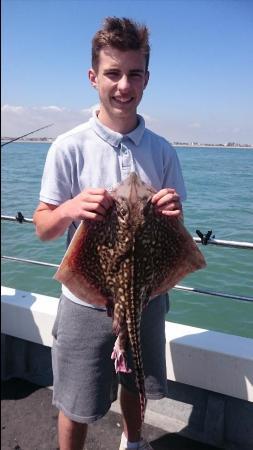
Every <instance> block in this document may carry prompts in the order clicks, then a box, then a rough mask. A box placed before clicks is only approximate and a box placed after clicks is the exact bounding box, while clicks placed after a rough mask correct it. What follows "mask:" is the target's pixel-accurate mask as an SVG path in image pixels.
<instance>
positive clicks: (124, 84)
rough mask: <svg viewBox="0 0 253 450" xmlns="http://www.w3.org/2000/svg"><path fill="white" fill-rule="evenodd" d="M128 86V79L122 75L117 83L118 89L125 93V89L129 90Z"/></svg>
mask: <svg viewBox="0 0 253 450" xmlns="http://www.w3.org/2000/svg"><path fill="white" fill-rule="evenodd" d="M129 86H130V83H129V79H128V77H127V75H123V76H122V77H121V78H120V80H119V81H118V88H119V89H120V90H121V91H125V90H126V89H128V88H129Z"/></svg>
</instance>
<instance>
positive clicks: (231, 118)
mask: <svg viewBox="0 0 253 450" xmlns="http://www.w3.org/2000/svg"><path fill="white" fill-rule="evenodd" d="M109 15H116V16H125V17H131V18H133V19H135V20H136V21H138V22H142V23H143V22H144V23H145V24H146V25H147V26H148V27H149V29H150V41H151V49H152V51H151V63H150V72H151V78H150V83H149V86H148V88H147V90H146V91H145V95H144V98H143V101H142V104H141V106H140V108H139V111H140V113H143V114H144V115H145V117H146V118H147V124H148V126H149V127H151V128H153V129H154V130H155V131H157V132H159V133H161V134H163V135H165V136H166V137H167V138H168V139H171V140H188V141H191V140H197V141H199V142H207V141H209V142H216V143H218V142H225V141H228V140H230V141H231V140H232V141H236V142H240V143H253V129H252V128H253V106H252V105H253V0H252V1H251V0H248V1H244V0H238V1H234V0H199V1H196V0H188V1H187V0H177V1H172V0H171V1H170V0H163V1H159V0H157V1H152V0H145V1H138V0H132V1H123V0H117V1H107V0H101V1H99V0H93V1H88V0H87V1H86V0H4V1H3V2H2V27H3V28H2V39H3V41H2V64H3V69H2V105H9V106H8V107H6V106H5V108H4V110H3V122H4V125H5V123H6V125H5V126H6V127H9V128H8V130H5V131H6V132H7V131H8V132H11V131H10V126H13V127H14V128H15V127H16V129H15V130H16V132H17V133H18V132H21V133H22V131H24V132H26V131H27V130H28V131H29V130H30V129H32V126H33V125H35V122H34V123H31V111H32V108H33V111H34V116H36V117H37V122H36V125H37V124H38V125H39V126H40V125H41V126H43V125H44V124H45V123H48V120H47V117H46V116H45V112H46V111H49V110H47V109H46V107H48V106H56V107H58V108H59V112H60V109H62V110H64V111H65V115H64V121H65V122H64V124H65V125H64V126H65V127H66V129H67V128H68V125H70V122H69V124H68V116H67V112H66V111H69V112H70V111H71V112H72V113H73V114H72V116H75V117H76V121H77V122H78V123H80V121H81V120H79V116H78V114H79V113H78V111H80V110H81V109H87V108H90V107H91V106H92V105H94V104H95V103H97V102H98V99H97V97H96V92H95V91H94V90H93V89H92V88H91V87H90V84H89V82H88V79H87V71H88V69H89V67H90V53H91V52H90V43H91V39H92V36H93V35H94V33H95V32H96V30H97V29H98V28H99V27H100V25H101V23H102V21H103V18H104V17H106V16H109ZM17 106H19V107H23V108H24V109H23V112H24V114H23V116H22V120H21V119H20V124H21V125H20V127H19V126H18V119H17V117H16V116H17V114H16V113H17V111H18V109H17V108H16V109H15V108H14V107H17ZM20 110H21V109H20ZM43 111H44V113H43ZM26 113H27V125H26V123H25V122H24V119H25V117H26V116H25V114H26ZM15 114H16V116H15ZM43 114H44V115H43ZM38 115H39V116H38ZM14 116H15V117H14ZM38 117H39V118H40V120H39V118H38ZM50 118H51V116H50V117H49V116H48V119H50ZM7 119H8V120H7ZM54 119H55V117H54ZM59 120H61V119H60V118H59ZM78 120H79V121H78ZM7 122H8V124H7ZM10 122H11V123H10ZM49 122H50V120H49ZM15 130H14V131H15ZM14 131H12V132H13V133H14ZM2 134H3V133H2ZM49 134H50V132H49Z"/></svg>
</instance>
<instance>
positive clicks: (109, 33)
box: [92, 17, 150, 71]
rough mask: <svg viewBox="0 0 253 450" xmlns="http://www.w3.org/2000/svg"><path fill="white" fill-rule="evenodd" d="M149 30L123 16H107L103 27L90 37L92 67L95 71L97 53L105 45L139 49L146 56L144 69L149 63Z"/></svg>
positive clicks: (122, 48)
mask: <svg viewBox="0 0 253 450" xmlns="http://www.w3.org/2000/svg"><path fill="white" fill-rule="evenodd" d="M148 38H149V32H148V29H147V27H146V26H145V25H140V24H138V23H136V22H134V21H133V20H130V19H127V18H125V17H123V18H118V17H107V18H106V19H105V21H104V23H103V28H102V29H101V30H98V31H97V33H96V34H95V36H94V38H93V39H92V68H93V69H94V70H96V71H97V69H98V65H99V53H100V50H102V49H103V48H105V47H108V46H110V47H114V48H117V49H118V50H122V51H126V50H141V51H142V52H143V54H144V55H145V58H146V70H148V64H149V54H150V46H149V39H148Z"/></svg>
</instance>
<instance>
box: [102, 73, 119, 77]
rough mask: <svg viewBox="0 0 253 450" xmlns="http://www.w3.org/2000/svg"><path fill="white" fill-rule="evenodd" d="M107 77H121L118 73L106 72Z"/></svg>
mask: <svg viewBox="0 0 253 450" xmlns="http://www.w3.org/2000/svg"><path fill="white" fill-rule="evenodd" d="M105 75H106V76H107V77H109V78H116V77H118V76H119V74H118V73H117V72H106V74H105Z"/></svg>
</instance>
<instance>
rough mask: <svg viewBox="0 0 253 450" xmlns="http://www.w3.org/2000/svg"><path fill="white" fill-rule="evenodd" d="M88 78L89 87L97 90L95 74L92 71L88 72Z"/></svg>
mask: <svg viewBox="0 0 253 450" xmlns="http://www.w3.org/2000/svg"><path fill="white" fill-rule="evenodd" d="M88 77H89V80H90V82H91V85H92V86H93V87H94V88H95V89H96V88H97V74H96V72H95V70H94V69H90V70H89V72H88Z"/></svg>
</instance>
